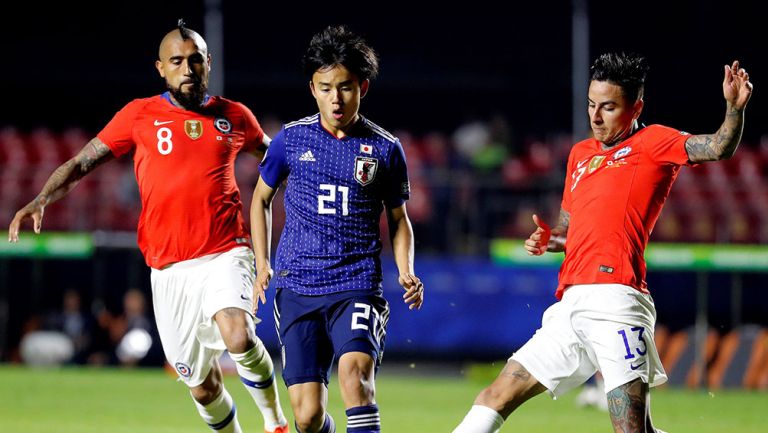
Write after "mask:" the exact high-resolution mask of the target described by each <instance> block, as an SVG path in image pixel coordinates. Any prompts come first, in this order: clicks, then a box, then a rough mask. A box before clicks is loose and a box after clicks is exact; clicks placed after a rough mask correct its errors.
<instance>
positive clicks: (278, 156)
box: [259, 129, 289, 189]
mask: <svg viewBox="0 0 768 433" xmlns="http://www.w3.org/2000/svg"><path fill="white" fill-rule="evenodd" d="M259 171H260V173H261V178H262V179H264V183H266V184H267V185H268V186H269V187H270V188H272V189H275V188H277V187H278V186H279V185H280V183H281V182H282V181H283V180H285V178H286V177H288V172H289V170H288V158H287V156H286V152H285V129H283V130H281V131H280V132H278V133H277V135H275V138H273V139H272V142H271V143H269V148H268V149H267V153H266V154H265V155H264V159H263V160H262V161H261V164H260V165H259Z"/></svg>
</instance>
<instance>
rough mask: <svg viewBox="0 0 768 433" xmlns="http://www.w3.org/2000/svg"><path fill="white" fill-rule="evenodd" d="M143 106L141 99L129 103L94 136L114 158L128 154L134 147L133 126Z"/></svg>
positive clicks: (143, 102)
mask: <svg viewBox="0 0 768 433" xmlns="http://www.w3.org/2000/svg"><path fill="white" fill-rule="evenodd" d="M145 105H146V101H145V100H141V99H136V100H133V101H131V102H129V103H128V105H126V106H125V107H123V108H122V109H121V110H120V111H118V112H117V113H115V115H114V117H112V120H110V121H109V123H107V125H106V126H105V127H104V129H102V130H101V132H99V133H98V134H97V135H96V137H98V138H99V140H101V141H102V142H103V143H104V144H106V145H107V147H109V149H110V150H111V151H112V153H113V154H114V155H115V156H116V157H120V156H122V155H124V154H126V153H128V152H130V151H131V150H133V148H134V146H135V145H136V143H135V142H134V141H133V125H134V124H135V123H136V117H137V116H138V114H139V112H140V111H141V110H142V109H143V108H144V106H145Z"/></svg>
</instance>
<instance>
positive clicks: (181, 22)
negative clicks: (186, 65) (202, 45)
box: [176, 18, 194, 41]
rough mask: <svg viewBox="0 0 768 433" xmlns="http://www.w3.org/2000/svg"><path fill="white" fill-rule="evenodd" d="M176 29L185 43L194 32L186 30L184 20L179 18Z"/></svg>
mask: <svg viewBox="0 0 768 433" xmlns="http://www.w3.org/2000/svg"><path fill="white" fill-rule="evenodd" d="M176 27H177V28H178V29H179V34H181V39H182V40H184V41H186V40H187V39H189V38H191V37H192V33H191V32H193V31H194V30H190V29H188V28H187V23H185V22H184V18H179V21H177V22H176Z"/></svg>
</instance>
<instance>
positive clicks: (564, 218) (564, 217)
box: [557, 208, 571, 232]
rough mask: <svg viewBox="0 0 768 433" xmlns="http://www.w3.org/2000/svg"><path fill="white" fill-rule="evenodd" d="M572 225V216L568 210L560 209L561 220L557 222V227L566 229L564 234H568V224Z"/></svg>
mask: <svg viewBox="0 0 768 433" xmlns="http://www.w3.org/2000/svg"><path fill="white" fill-rule="evenodd" d="M570 223H571V214H570V213H569V212H568V211H567V210H565V209H563V208H560V218H559V220H558V221H557V225H558V226H560V227H562V228H563V229H564V232H567V231H568V224H570Z"/></svg>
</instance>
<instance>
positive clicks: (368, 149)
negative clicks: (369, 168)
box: [360, 144, 373, 155]
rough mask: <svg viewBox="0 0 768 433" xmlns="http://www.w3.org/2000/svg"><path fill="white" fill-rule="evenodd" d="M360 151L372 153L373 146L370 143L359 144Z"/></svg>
mask: <svg viewBox="0 0 768 433" xmlns="http://www.w3.org/2000/svg"><path fill="white" fill-rule="evenodd" d="M360 153H365V154H368V155H370V154H372V153H373V146H371V145H370V144H361V145H360Z"/></svg>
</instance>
